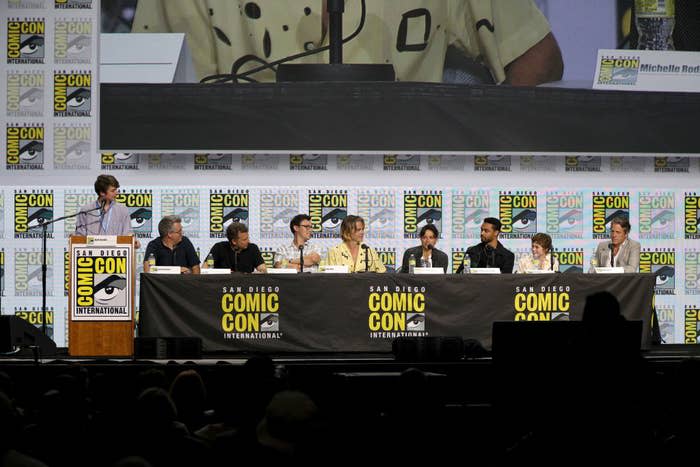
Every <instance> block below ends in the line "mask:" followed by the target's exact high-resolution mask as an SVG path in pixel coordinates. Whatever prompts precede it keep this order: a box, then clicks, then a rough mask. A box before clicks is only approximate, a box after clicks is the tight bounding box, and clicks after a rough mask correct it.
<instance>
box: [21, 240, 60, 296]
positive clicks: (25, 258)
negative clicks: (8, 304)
mask: <svg viewBox="0 0 700 467" xmlns="http://www.w3.org/2000/svg"><path fill="white" fill-rule="evenodd" d="M41 269H42V258H41V250H27V249H24V248H16V249H15V295H16V296H18V297H40V296H41ZM52 281H53V250H52V249H51V248H49V249H48V250H47V251H46V284H47V285H48V284H52V283H53V282H52ZM53 292H54V291H53V287H49V286H47V287H46V293H47V295H49V296H53Z"/></svg>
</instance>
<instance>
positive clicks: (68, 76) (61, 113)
mask: <svg viewBox="0 0 700 467" xmlns="http://www.w3.org/2000/svg"><path fill="white" fill-rule="evenodd" d="M91 105H92V73H90V72H88V71H85V72H79V71H76V72H56V73H54V75H53V115H54V117H89V116H90V106H91Z"/></svg>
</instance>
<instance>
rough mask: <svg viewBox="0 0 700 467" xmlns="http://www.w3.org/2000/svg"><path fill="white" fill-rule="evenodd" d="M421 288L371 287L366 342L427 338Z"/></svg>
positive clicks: (398, 286)
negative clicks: (401, 338)
mask: <svg viewBox="0 0 700 467" xmlns="http://www.w3.org/2000/svg"><path fill="white" fill-rule="evenodd" d="M427 295H428V292H427V290H426V287H425V286H420V287H419V286H401V285H379V286H374V285H371V286H369V288H368V297H367V309H368V311H369V316H368V320H367V328H368V330H369V337H370V339H395V338H397V337H422V336H427V335H428V333H427V331H426V322H425V321H426V302H427Z"/></svg>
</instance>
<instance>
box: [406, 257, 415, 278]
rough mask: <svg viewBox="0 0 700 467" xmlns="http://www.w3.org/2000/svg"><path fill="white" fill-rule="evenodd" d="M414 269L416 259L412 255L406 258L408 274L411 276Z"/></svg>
mask: <svg viewBox="0 0 700 467" xmlns="http://www.w3.org/2000/svg"><path fill="white" fill-rule="evenodd" d="M415 269H416V257H415V256H414V255H413V254H412V255H411V256H409V257H408V273H409V274H413V272H414V271H415Z"/></svg>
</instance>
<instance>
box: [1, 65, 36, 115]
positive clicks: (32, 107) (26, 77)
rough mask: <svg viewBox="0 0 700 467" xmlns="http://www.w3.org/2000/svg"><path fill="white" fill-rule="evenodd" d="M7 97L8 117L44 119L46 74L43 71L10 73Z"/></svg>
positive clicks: (8, 73)
mask: <svg viewBox="0 0 700 467" xmlns="http://www.w3.org/2000/svg"><path fill="white" fill-rule="evenodd" d="M6 97H7V104H6V108H7V116H8V117H42V116H43V115H44V73H43V72H42V71H23V72H19V71H13V70H11V71H8V72H7V93H6Z"/></svg>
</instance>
